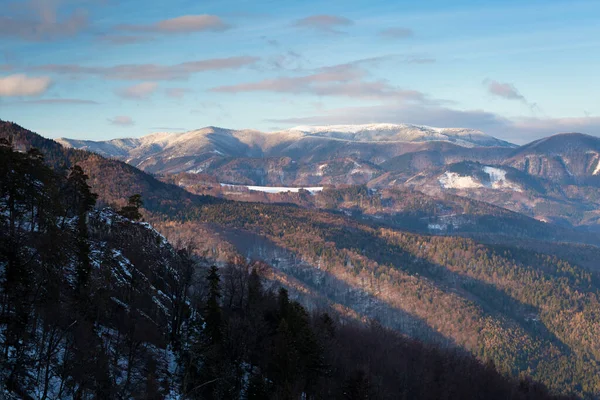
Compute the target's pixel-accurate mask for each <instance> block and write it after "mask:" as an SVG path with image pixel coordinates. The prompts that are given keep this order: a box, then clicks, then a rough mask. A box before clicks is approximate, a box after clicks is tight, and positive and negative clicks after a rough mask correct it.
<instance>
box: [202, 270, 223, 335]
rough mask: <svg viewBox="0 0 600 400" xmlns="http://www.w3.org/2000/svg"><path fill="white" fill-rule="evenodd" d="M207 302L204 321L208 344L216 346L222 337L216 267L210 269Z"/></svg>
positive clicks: (218, 280) (218, 279) (218, 276)
mask: <svg viewBox="0 0 600 400" xmlns="http://www.w3.org/2000/svg"><path fill="white" fill-rule="evenodd" d="M206 279H207V281H208V290H209V292H208V300H207V302H206V307H205V310H204V321H205V323H206V334H207V335H208V339H209V343H210V344H211V345H218V344H220V343H221V339H222V335H223V321H222V317H223V316H222V313H221V306H220V304H219V301H220V299H221V285H220V280H221V276H220V275H219V270H218V268H217V267H216V266H214V265H213V266H212V267H210V270H209V273H208V276H207V277H206Z"/></svg>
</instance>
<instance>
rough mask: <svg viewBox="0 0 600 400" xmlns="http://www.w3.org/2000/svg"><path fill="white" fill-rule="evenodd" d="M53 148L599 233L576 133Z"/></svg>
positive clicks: (382, 133) (468, 132)
mask: <svg viewBox="0 0 600 400" xmlns="http://www.w3.org/2000/svg"><path fill="white" fill-rule="evenodd" d="M57 141H58V142H59V143H61V144H62V145H64V146H66V147H70V148H76V149H83V150H88V151H92V152H95V153H98V154H101V155H104V156H107V157H113V158H117V159H119V160H123V161H125V162H127V163H129V164H131V165H133V166H135V167H137V168H140V169H142V170H144V171H146V172H150V173H152V174H155V175H160V176H168V175H173V174H181V173H183V174H188V175H190V174H196V175H198V174H201V176H208V177H210V178H211V179H214V180H215V182H214V184H218V183H222V184H230V185H253V186H283V187H285V186H290V187H302V186H313V187H314V186H326V185H334V186H335V185H356V184H365V185H367V186H368V187H370V188H372V189H384V188H411V189H418V190H421V191H424V192H425V193H427V194H429V195H433V196H439V195H441V194H442V193H451V194H458V195H460V196H465V197H468V198H472V199H475V200H483V201H486V202H489V203H491V204H495V205H498V206H501V207H504V208H508V209H510V210H513V211H517V212H519V213H523V214H525V215H528V216H531V217H534V218H537V219H539V220H541V221H555V222H559V223H561V224H563V225H564V226H570V227H577V228H581V229H588V230H589V229H591V230H596V229H597V228H598V226H597V225H598V217H599V216H598V215H597V211H596V210H597V209H598V208H599V206H600V203H599V201H600V176H599V173H600V139H598V138H596V137H594V136H589V135H584V134H579V133H567V134H557V135H554V136H551V137H547V138H544V139H540V140H537V141H534V142H532V143H529V144H526V145H523V146H517V145H514V144H511V143H508V142H506V141H503V140H500V139H497V138H494V137H492V136H489V135H486V134H484V133H483V132H481V131H477V130H472V129H462V128H432V127H426V126H417V125H410V124H369V125H331V126H312V127H311V126H304V127H296V128H292V129H289V130H284V131H278V132H268V133H265V132H259V131H255V130H229V129H222V128H215V127H207V128H203V129H199V130H194V131H190V132H185V133H156V134H151V135H148V136H144V137H141V138H130V139H114V140H109V141H97V142H95V141H83V140H73V139H58V140H57Z"/></svg>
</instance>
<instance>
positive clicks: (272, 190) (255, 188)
mask: <svg viewBox="0 0 600 400" xmlns="http://www.w3.org/2000/svg"><path fill="white" fill-rule="evenodd" d="M220 185H221V186H222V187H227V188H232V189H235V188H246V189H248V190H253V191H256V192H265V193H285V192H292V193H298V192H299V191H300V189H303V190H308V191H309V192H310V193H313V194H314V193H317V192H320V191H322V190H323V186H314V187H284V186H246V185H230V184H227V183H221V184H220Z"/></svg>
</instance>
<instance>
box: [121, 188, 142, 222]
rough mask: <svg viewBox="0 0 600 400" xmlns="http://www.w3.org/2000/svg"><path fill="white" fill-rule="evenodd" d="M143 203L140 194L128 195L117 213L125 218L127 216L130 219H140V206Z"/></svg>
mask: <svg viewBox="0 0 600 400" xmlns="http://www.w3.org/2000/svg"><path fill="white" fill-rule="evenodd" d="M143 205H144V202H143V201H142V195H140V194H134V195H132V196H129V198H128V199H127V205H126V206H125V207H122V208H121V209H120V210H119V214H121V215H122V216H124V217H125V218H129V219H130V220H132V221H139V220H141V219H142V214H141V213H140V208H141V207H142V206H143Z"/></svg>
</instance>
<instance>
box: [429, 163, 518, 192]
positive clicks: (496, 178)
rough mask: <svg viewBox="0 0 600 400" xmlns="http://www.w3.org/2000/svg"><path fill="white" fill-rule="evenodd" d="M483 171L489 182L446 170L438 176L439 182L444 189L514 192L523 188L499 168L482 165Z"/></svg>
mask: <svg viewBox="0 0 600 400" xmlns="http://www.w3.org/2000/svg"><path fill="white" fill-rule="evenodd" d="M482 170H483V172H485V173H486V174H488V175H489V176H490V181H489V182H482V181H481V180H479V179H477V178H474V177H473V176H470V175H467V176H461V175H459V174H457V173H456V172H450V171H446V172H444V174H443V175H442V176H440V177H439V178H438V182H439V184H440V185H441V186H442V187H443V188H444V189H477V188H490V189H510V190H514V191H515V192H522V191H523V188H521V186H519V185H517V184H516V183H514V182H511V181H510V180H508V179H506V171H505V170H503V169H501V168H496V167H489V166H484V167H483V168H482Z"/></svg>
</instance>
